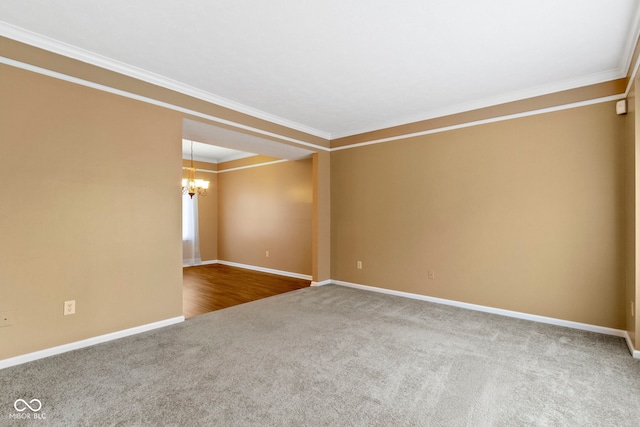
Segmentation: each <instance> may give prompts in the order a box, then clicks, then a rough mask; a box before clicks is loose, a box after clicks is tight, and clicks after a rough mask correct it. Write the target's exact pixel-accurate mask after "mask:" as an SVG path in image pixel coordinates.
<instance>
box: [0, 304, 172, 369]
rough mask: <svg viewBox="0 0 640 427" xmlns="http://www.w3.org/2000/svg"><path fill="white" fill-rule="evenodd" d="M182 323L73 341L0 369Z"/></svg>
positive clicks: (168, 321)
mask: <svg viewBox="0 0 640 427" xmlns="http://www.w3.org/2000/svg"><path fill="white" fill-rule="evenodd" d="M180 322H184V316H178V317H173V318H171V319H166V320H161V321H159V322H153V323H148V324H146V325H141V326H136V327H133V328H129V329H124V330H122V331H117V332H111V333H109V334H105V335H99V336H97V337H92V338H87V339H84V340H80V341H75V342H72V343H69V344H64V345H59V346H57V347H51V348H47V349H44V350H39V351H35V352H33V353H27V354H23V355H21V356H16V357H11V358H9V359H3V360H0V369H4V368H8V367H10V366H15V365H20V364H22V363H27V362H31V361H34V360H38V359H43V358H45V357H49V356H53V355H56V354H60V353H66V352H67V351H71V350H77V349H80V348H84V347H89V346H92V345H96V344H100V343H103V342H107V341H112V340H116V339H118V338H124V337H128V336H130V335H135V334H139V333H142V332H147V331H151V330H153V329H158V328H163V327H165V326H169V325H173V324H176V323H180Z"/></svg>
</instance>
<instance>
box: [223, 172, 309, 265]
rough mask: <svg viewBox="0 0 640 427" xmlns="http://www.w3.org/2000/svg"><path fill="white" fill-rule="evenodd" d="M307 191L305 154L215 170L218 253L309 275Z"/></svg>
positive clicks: (242, 261)
mask: <svg viewBox="0 0 640 427" xmlns="http://www.w3.org/2000/svg"><path fill="white" fill-rule="evenodd" d="M312 193H313V187H312V164H311V159H306V160H298V161H287V162H282V163H277V164H271V165H265V166H259V167H252V168H248V169H241V170H235V171H229V172H222V173H219V174H218V258H219V259H220V260H223V261H230V262H237V263H241V264H248V265H253V266H258V267H264V268H271V269H275V270H282V271H287V272H292V273H299V274H307V275H310V274H311V245H312V238H311V226H312V208H313V205H312V201H313V194H312ZM266 251H269V257H268V258H267V257H266V256H265V254H266Z"/></svg>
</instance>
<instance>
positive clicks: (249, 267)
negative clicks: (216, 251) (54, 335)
mask: <svg viewBox="0 0 640 427" xmlns="http://www.w3.org/2000/svg"><path fill="white" fill-rule="evenodd" d="M215 263H216V264H222V265H228V266H231V267H238V268H246V269H247V270H254V271H260V272H262V273H271V274H278V275H280V276H287V277H295V278H296V279H304V280H311V279H312V277H311V276H309V275H308V274H300V273H292V272H290V271H282V270H274V269H273V268H265V267H258V266H255V265H248V264H240V263H237V262H231V261H222V260H216V262H215Z"/></svg>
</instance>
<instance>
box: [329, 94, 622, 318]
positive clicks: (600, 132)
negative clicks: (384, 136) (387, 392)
mask: <svg viewBox="0 0 640 427" xmlns="http://www.w3.org/2000/svg"><path fill="white" fill-rule="evenodd" d="M621 120H622V119H621V118H620V116H617V115H616V114H615V105H614V103H612V102H609V103H603V104H596V105H592V106H587V107H581V108H574V109H570V110H564V111H559V112H554V113H548V114H542V115H537V116H532V117H525V118H520V119H514V120H508V121H503V122H497V123H492V124H486V125H482V126H475V127H471V128H465V129H458V130H453V131H449V132H443V133H437V134H432V135H427V136H422V137H416V138H412V139H407V140H403V141H397V142H391V143H385V144H378V145H371V146H365V147H361V148H353V149H347V150H341V151H336V152H333V153H332V155H331V210H332V218H331V225H332V234H331V248H332V251H331V252H332V254H331V255H332V258H331V267H332V275H331V277H332V279H337V280H343V281H348V282H355V283H360V284H365V285H370V286H378V287H383V288H389V289H395V290H399V291H406V292H412V293H417V294H423V295H431V296H435V297H441V298H447V299H452V300H457V301H464V302H469V303H475V304H481V305H486V306H491V307H498V308H503V309H509V310H515V311H520V312H525V313H533V314H537V315H543V316H550V317H554V318H559V319H566V320H572V321H577V322H584V323H590V324H594V325H600V326H606V327H612V328H619V329H624V327H625V315H624V306H623V304H624V303H623V300H624V294H625V286H624V274H625V272H624V256H623V251H624V236H623V233H624V185H623V181H624V172H623V171H624V158H623V157H624V146H623V143H622V138H621V132H622V121H621ZM358 260H361V261H362V262H363V269H362V270H358V269H356V261H358ZM428 270H433V271H434V273H435V278H434V279H429V278H428Z"/></svg>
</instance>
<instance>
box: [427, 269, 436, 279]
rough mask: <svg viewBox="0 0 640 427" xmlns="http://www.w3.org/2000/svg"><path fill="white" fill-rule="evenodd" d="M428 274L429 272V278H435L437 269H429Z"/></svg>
mask: <svg viewBox="0 0 640 427" xmlns="http://www.w3.org/2000/svg"><path fill="white" fill-rule="evenodd" d="M428 274H429V279H435V278H436V272H435V271H433V270H429V271H428Z"/></svg>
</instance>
